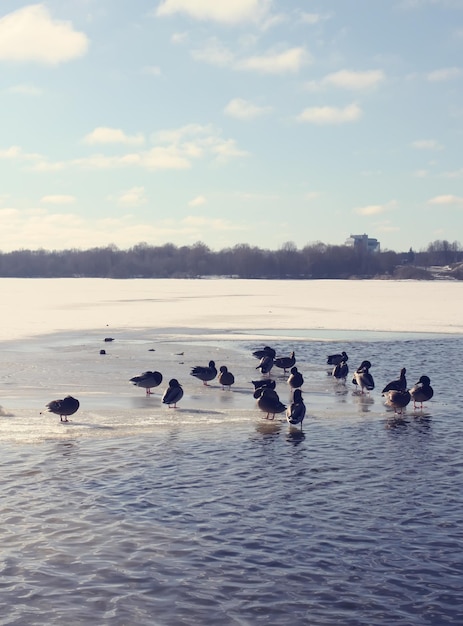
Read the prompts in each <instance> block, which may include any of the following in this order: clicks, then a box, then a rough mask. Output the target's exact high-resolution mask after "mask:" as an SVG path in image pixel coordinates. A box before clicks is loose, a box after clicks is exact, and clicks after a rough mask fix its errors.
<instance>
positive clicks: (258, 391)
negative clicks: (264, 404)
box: [252, 379, 276, 399]
mask: <svg viewBox="0 0 463 626" xmlns="http://www.w3.org/2000/svg"><path fill="white" fill-rule="evenodd" d="M252 382H253V383H268V384H262V385H257V386H256V385H255V384H254V386H255V389H254V393H253V396H254V398H256V399H257V398H260V396H261V395H262V392H263V390H264V389H268V390H269V391H274V392H275V393H276V391H275V387H276V383H275V381H274V380H270V379H267V380H253V381H252Z"/></svg>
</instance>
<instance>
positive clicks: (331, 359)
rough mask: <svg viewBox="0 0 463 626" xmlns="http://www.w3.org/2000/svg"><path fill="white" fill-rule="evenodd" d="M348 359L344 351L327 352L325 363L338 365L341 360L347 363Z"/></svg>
mask: <svg viewBox="0 0 463 626" xmlns="http://www.w3.org/2000/svg"><path fill="white" fill-rule="evenodd" d="M348 360H349V357H348V356H347V354H346V353H345V352H344V351H342V352H341V354H329V355H328V358H327V359H326V363H327V365H339V364H340V363H341V361H346V363H347V361H348Z"/></svg>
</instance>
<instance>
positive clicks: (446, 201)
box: [428, 194, 463, 207]
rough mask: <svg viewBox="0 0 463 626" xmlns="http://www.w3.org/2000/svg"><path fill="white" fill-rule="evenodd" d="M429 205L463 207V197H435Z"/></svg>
mask: <svg viewBox="0 0 463 626" xmlns="http://www.w3.org/2000/svg"><path fill="white" fill-rule="evenodd" d="M428 203H429V204H437V205H440V206H458V207H463V197H460V196H454V195H452V194H446V195H445V194H444V195H442V196H435V197H434V198H431V199H430V200H428Z"/></svg>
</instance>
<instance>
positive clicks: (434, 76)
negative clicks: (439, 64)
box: [427, 67, 463, 82]
mask: <svg viewBox="0 0 463 626" xmlns="http://www.w3.org/2000/svg"><path fill="white" fill-rule="evenodd" d="M462 75H463V71H462V70H461V68H459V67H444V68H442V69H440V70H434V71H433V72H429V74H428V75H427V79H428V80H429V81H431V82H443V81H446V80H453V79H454V78H460V76H462Z"/></svg>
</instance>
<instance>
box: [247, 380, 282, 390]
mask: <svg viewBox="0 0 463 626" xmlns="http://www.w3.org/2000/svg"><path fill="white" fill-rule="evenodd" d="M251 382H252V384H253V385H254V390H257V389H259V388H260V387H270V388H271V389H275V386H276V383H275V381H274V380H271V379H270V378H261V379H260V380H251Z"/></svg>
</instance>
